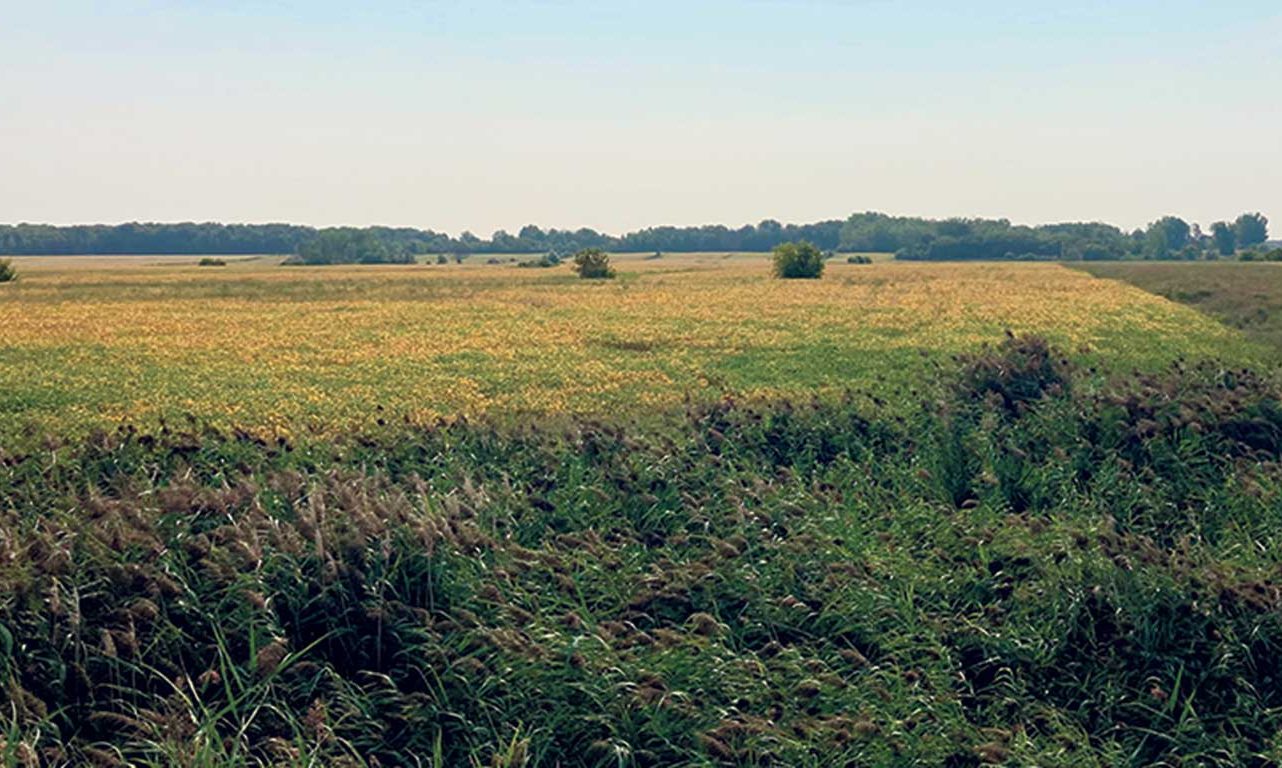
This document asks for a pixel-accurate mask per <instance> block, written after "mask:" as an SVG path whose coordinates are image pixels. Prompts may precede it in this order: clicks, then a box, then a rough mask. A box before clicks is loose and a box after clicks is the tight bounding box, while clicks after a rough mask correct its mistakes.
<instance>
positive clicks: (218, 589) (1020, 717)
mask: <svg viewBox="0 0 1282 768" xmlns="http://www.w3.org/2000/svg"><path fill="white" fill-rule="evenodd" d="M932 376H934V377H935V380H934V387H935V388H936V391H937V392H938V393H939V396H938V398H939V399H938V400H937V401H936V402H933V403H931V404H930V405H928V406H922V407H919V408H915V409H912V410H910V411H908V412H904V411H902V410H900V411H897V412H896V411H887V410H885V409H882V408H879V407H878V406H876V405H875V404H873V403H872V402H870V401H867V400H865V399H863V398H858V397H856V398H854V399H852V400H848V401H846V400H834V401H814V402H810V401H809V400H800V401H784V400H771V401H766V402H730V401H726V402H721V403H715V404H703V405H693V406H690V407H689V408H688V409H686V410H685V411H684V412H683V411H681V410H679V409H678V410H676V411H669V412H667V413H666V414H664V415H663V416H662V418H663V419H664V420H665V424H666V427H665V428H663V429H658V428H657V427H655V426H654V425H653V424H652V425H650V426H646V427H626V426H622V425H620V424H617V423H610V422H606V423H598V422H591V421H582V420H575V419H563V420H557V421H554V422H548V421H540V420H533V421H526V422H524V423H523V424H521V425H508V426H504V427H495V426H493V425H490V424H488V423H485V422H475V423H455V424H448V425H441V426H439V427H435V428H419V429H411V428H406V427H403V426H389V427H387V428H385V429H382V430H375V431H371V432H367V433H364V434H353V435H348V436H345V437H342V438H336V439H333V440H329V441H316V440H313V441H308V442H302V443H292V442H288V441H279V442H262V441H259V440H257V439H255V438H253V437H252V436H249V435H240V436H236V435H232V434H223V433H219V432H209V431H202V430H200V429H198V428H195V427H191V428H188V427H183V428H174V429H171V430H169V431H167V432H165V433H162V434H154V435H143V434H140V433H136V432H131V431H128V430H124V431H120V432H117V433H114V434H101V435H97V436H94V437H92V438H90V439H89V440H86V441H75V442H64V441H58V440H50V441H48V442H47V443H46V444H45V445H44V446H42V447H41V448H40V449H39V450H35V451H32V452H30V453H4V454H2V455H0V682H3V685H4V690H5V691H6V696H7V698H8V701H9V703H10V706H9V707H8V708H7V709H6V714H5V715H4V716H5V717H7V718H8V720H7V722H6V723H5V724H3V725H0V734H3V736H0V738H2V739H3V741H2V742H0V755H3V756H4V759H5V761H6V762H7V763H8V764H14V765H23V764H24V760H26V761H27V762H29V760H27V757H28V756H32V755H35V756H39V758H40V759H42V760H44V761H46V762H48V763H52V764H58V763H67V764H85V763H88V762H96V763H98V764H106V765H115V764H119V765H125V764H129V765H157V766H159V765H201V766H231V765H246V764H260V765H318V766H319V765H326V766H329V765H352V766H356V765H374V764H375V761H377V764H378V765H383V766H388V765H434V766H468V765H481V766H548V767H551V766H670V765H689V766H712V765H789V766H831V765H874V766H882V765H885V766H892V765H945V766H975V765H981V764H1012V765H1039V766H1042V765H1044V766H1074V767H1076V766H1129V765H1135V766H1139V765H1152V764H1159V763H1161V764H1196V765H1224V766H1236V765H1261V766H1262V765H1269V764H1274V763H1276V761H1277V760H1279V759H1282V750H1280V747H1282V744H1279V742H1278V739H1277V734H1278V733H1279V729H1280V728H1282V716H1279V712H1282V695H1280V694H1279V689H1278V688H1277V686H1275V685H1273V684H1271V682H1270V681H1271V680H1274V679H1276V677H1277V675H1278V674H1282V668H1279V667H1278V663H1277V659H1278V658H1282V656H1279V653H1280V652H1282V619H1279V616H1282V587H1279V586H1278V582H1277V577H1276V574H1277V573H1278V567H1279V564H1280V563H1282V557H1280V556H1282V538H1280V537H1279V533H1278V532H1279V530H1282V495H1280V492H1282V472H1280V471H1279V466H1280V465H1279V461H1282V405H1280V404H1279V401H1278V397H1277V393H1276V392H1275V391H1274V390H1273V389H1272V388H1271V387H1270V386H1269V385H1268V384H1266V383H1264V382H1263V381H1261V380H1259V379H1257V378H1255V377H1253V376H1251V375H1249V374H1247V373H1243V372H1240V371H1235V372H1226V371H1225V370H1224V369H1223V367H1221V366H1211V365H1208V366H1182V367H1179V368H1174V369H1172V370H1171V371H1169V372H1167V373H1164V374H1158V375H1155V374H1145V375H1142V376H1140V377H1138V378H1134V379H1128V380H1125V381H1117V382H1114V383H1112V384H1110V385H1107V386H1103V387H1101V386H1100V385H1099V384H1098V382H1097V381H1096V379H1095V377H1093V376H1091V375H1090V374H1088V373H1087V372H1085V371H1082V370H1080V369H1076V368H1074V367H1073V366H1070V365H1067V364H1065V363H1063V362H1061V357H1060V356H1059V355H1057V354H1055V353H1054V352H1048V351H1047V350H1045V349H1044V348H1043V347H1042V346H1040V345H1039V344H1037V343H1035V342H1029V341H1013V342H1009V343H1008V344H1007V345H1006V347H1005V348H1004V349H1002V350H1000V351H996V352H991V353H986V354H984V355H981V356H979V357H976V358H972V359H969V360H967V361H965V362H964V363H963V365H962V366H961V367H960V370H948V371H943V372H940V371H936V372H935V373H933V374H932ZM941 376H942V377H943V378H942V379H941V378H939V377H941Z"/></svg>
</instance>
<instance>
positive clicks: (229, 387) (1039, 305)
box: [0, 254, 1253, 435]
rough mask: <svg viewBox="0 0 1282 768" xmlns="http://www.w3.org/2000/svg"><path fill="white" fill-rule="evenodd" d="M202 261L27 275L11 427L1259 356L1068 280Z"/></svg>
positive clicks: (225, 423)
mask: <svg viewBox="0 0 1282 768" xmlns="http://www.w3.org/2000/svg"><path fill="white" fill-rule="evenodd" d="M195 261H196V260H195V259H194V258H186V259H181V258H167V259H145V260H143V263H142V264H141V265H139V264H138V263H137V261H136V260H135V261H130V260H129V259H127V258H118V259H115V260H110V261H107V262H106V264H105V266H104V265H103V263H102V262H97V263H96V266H94V267H91V268H88V269H86V268H85V266H84V263H83V262H81V261H80V260H78V259H70V260H64V259H55V258H50V259H30V260H22V259H20V260H19V265H20V266H21V267H23V269H24V275H23V279H22V280H21V281H19V282H18V283H16V284H13V285H10V286H5V287H4V289H3V293H0V327H3V328H4V329H5V344H4V346H3V347H2V348H0V417H2V419H0V420H2V421H3V422H4V423H5V424H6V425H8V426H9V427H11V428H16V427H17V426H19V425H22V426H25V425H36V426H38V427H39V428H40V429H41V430H44V431H53V432H57V433H69V432H83V431H85V430H86V429H88V428H94V427H99V428H101V427H107V428H110V427H113V426H115V425H117V424H120V423H129V424H134V425H138V426H148V425H150V426H155V425H157V424H159V423H160V422H161V421H162V420H163V421H166V422H167V423H177V422H180V421H183V420H185V419H186V418H187V417H188V416H191V417H194V418H195V419H196V420H198V421H199V422H201V423H208V424H213V425H215V426H219V427H223V428H227V427H238V428H242V429H251V430H255V431H259V432H264V433H270V434H273V435H278V434H279V435H292V434H305V433H312V432H325V431H333V430H336V429H348V428H350V427H352V426H353V425H359V424H369V423H371V422H372V421H375V420H377V419H380V418H383V419H398V420H409V421H412V422H417V423H425V422H430V421H432V420H434V419H436V418H438V417H441V416H452V415H457V414H465V415H477V414H481V413H489V414H519V413H542V414H547V413H580V414H583V413H587V414H600V413H607V412H608V413H616V414H617V413H619V412H620V411H638V410H639V411H645V410H649V409H652V408H654V407H662V406H665V405H673V404H675V403H679V402H680V401H681V400H682V399H683V398H684V397H685V396H686V395H693V396H695V397H702V398H704V399H716V398H717V397H719V396H720V395H722V394H735V395H772V394H781V393H785V394H792V395H798V394H803V393H804V394H807V395H809V394H810V393H813V392H835V391H840V390H843V389H845V388H848V387H851V386H854V385H857V386H858V387H859V388H862V389H864V390H867V391H868V392H869V393H871V394H874V395H876V396H878V397H880V398H882V399H885V400H889V401H895V402H899V403H901V404H902V403H904V402H907V401H911V399H912V394H911V393H912V392H913V391H914V390H915V389H918V388H920V386H921V385H922V383H923V382H924V381H925V380H926V379H927V378H928V377H927V376H926V374H927V373H928V371H929V370H930V368H931V367H932V366H933V365H935V364H937V363H938V362H940V361H941V360H946V359H947V358H948V357H949V356H950V355H952V354H955V353H957V352H961V351H966V350H973V349H974V348H976V347H977V346H979V345H981V344H983V343H985V342H992V341H995V340H997V339H1000V337H1001V336H1002V334H1003V332H1004V331H1005V330H1008V329H1009V330H1011V331H1014V332H1017V333H1038V334H1043V335H1045V336H1047V337H1048V338H1050V339H1052V340H1053V341H1055V342H1057V343H1059V344H1060V345H1062V346H1063V347H1064V348H1065V349H1066V350H1069V351H1071V352H1072V353H1073V354H1075V355H1077V354H1080V355H1082V356H1083V359H1086V360H1088V361H1090V362H1093V363H1099V364H1104V365H1108V366H1111V367H1115V368H1118V369H1126V368H1128V367H1136V366H1139V367H1144V368H1153V367H1155V366H1161V365H1163V364H1164V363H1166V362H1169V361H1171V360H1173V359H1175V358H1177V357H1180V356H1186V357H1189V358H1204V357H1207V356H1209V355H1212V354H1217V355H1227V356H1235V357H1237V358H1240V359H1244V360H1245V359H1250V358H1251V356H1252V354H1253V349H1252V347H1251V345H1250V344H1249V343H1248V342H1245V341H1244V340H1243V339H1242V338H1241V337H1240V336H1239V335H1238V334H1236V333H1233V332H1231V331H1229V330H1227V329H1225V328H1224V327H1222V326H1220V325H1219V324H1218V323H1215V322H1213V321H1211V320H1209V319H1207V318H1205V317H1203V316H1202V315H1200V314H1198V313H1196V312H1193V311H1190V310H1188V309H1185V308H1182V307H1180V306H1178V305H1176V304H1174V303H1171V302H1168V301H1163V300H1161V299H1158V298H1155V297H1153V296H1151V295H1149V294H1147V293H1145V292H1143V291H1141V290H1138V289H1135V288H1131V287H1128V286H1126V285H1124V284H1122V283H1118V282H1113V281H1107V280H1095V279H1092V278H1090V277H1089V276H1087V275H1085V274H1083V273H1080V272H1076V271H1072V270H1069V269H1066V268H1063V267H1059V266H1056V265H1042V264H1004V265H996V264H980V265H964V264H941V265H915V264H903V263H883V264H874V265H870V266H858V265H847V264H843V263H834V264H832V265H830V267H829V272H828V276H827V277H826V278H825V279H824V280H822V281H819V282H814V283H812V282H808V281H800V282H780V281H774V280H770V279H769V276H768V275H769V273H768V269H767V267H766V265H765V263H764V261H763V260H762V259H761V258H760V257H750V256H735V257H730V258H727V257H725V256H724V255H722V254H709V255H702V256H682V257H669V258H667V259H664V260H658V261H645V260H640V259H627V260H623V261H621V262H620V264H621V270H622V274H621V277H620V279H618V280H616V281H610V282H608V283H606V284H590V283H586V282H583V281H577V280H575V279H573V276H572V275H570V274H568V273H567V272H566V271H565V269H564V268H562V269H558V270H531V269H518V268H515V267H512V266H503V265H499V266H492V265H485V264H474V265H472V264H469V265H465V266H461V267H459V266H455V265H449V266H435V265H433V266H413V267H329V268H324V269H306V268H282V267H279V266H277V264H276V260H271V259H265V258H264V259H250V260H242V261H235V260H233V262H232V264H231V265H229V266H227V267H225V268H216V269H205V268H197V267H195V266H194V264H195ZM475 261H477V262H480V261H481V259H479V258H477V259H475ZM103 371H111V372H112V374H111V375H110V376H104V375H103Z"/></svg>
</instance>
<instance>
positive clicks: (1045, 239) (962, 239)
mask: <svg viewBox="0 0 1282 768" xmlns="http://www.w3.org/2000/svg"><path fill="white" fill-rule="evenodd" d="M1266 240H1268V219H1266V218H1265V217H1264V216H1262V215H1261V214H1258V213H1244V214H1242V215H1241V216H1239V217H1238V218H1237V219H1236V220H1235V221H1233V222H1216V223H1215V224H1213V225H1211V234H1209V235H1207V234H1204V233H1203V232H1202V230H1201V228H1200V227H1199V226H1198V225H1196V224H1189V223H1188V222H1186V221H1184V220H1183V219H1181V218H1178V217H1176V216H1164V217H1162V218H1160V219H1158V220H1157V221H1154V222H1153V223H1151V224H1149V225H1148V227H1146V228H1145V229H1137V230H1135V231H1133V232H1129V233H1128V232H1125V231H1123V230H1121V229H1119V228H1118V227H1114V226H1112V225H1110V224H1099V223H1084V224H1079V223H1072V224H1045V225H1042V226H1036V227H1029V226H1020V225H1015V224H1011V223H1010V222H1009V221H1007V220H1006V219H995V220H994V219H945V220H931V219H922V218H912V217H903V216H887V215H885V214H881V213H858V214H855V215H853V216H851V217H850V218H849V219H847V220H846V223H845V224H844V225H843V226H842V228H841V240H840V244H839V246H838V247H839V249H840V250H843V251H852V252H860V251H873V252H891V253H894V254H895V255H896V257H897V258H900V259H909V260H918V261H957V260H979V259H983V260H995V259H996V260H1003V259H1005V260H1022V261H1028V260H1046V261H1105V260H1117V259H1159V260H1168V259H1203V258H1217V257H1221V256H1232V255H1233V254H1234V253H1237V252H1238V251H1239V250H1243V249H1250V248H1253V247H1255V246H1257V245H1261V244H1263V243H1264V242H1265V241H1266Z"/></svg>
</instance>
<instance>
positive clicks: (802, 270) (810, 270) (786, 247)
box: [774, 240, 824, 280]
mask: <svg viewBox="0 0 1282 768" xmlns="http://www.w3.org/2000/svg"><path fill="white" fill-rule="evenodd" d="M774 264H775V277H780V278H785V279H795V278H808V279H811V280H813V279H817V278H819V277H822V276H823V273H824V255H823V253H822V252H821V251H820V250H819V249H818V248H816V247H814V246H813V245H811V244H810V243H807V242H805V241H804V240H803V241H802V242H800V243H783V244H782V245H777V246H775V250H774Z"/></svg>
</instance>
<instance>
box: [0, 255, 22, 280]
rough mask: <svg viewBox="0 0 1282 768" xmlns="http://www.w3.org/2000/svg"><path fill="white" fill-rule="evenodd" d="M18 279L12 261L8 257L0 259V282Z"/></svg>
mask: <svg viewBox="0 0 1282 768" xmlns="http://www.w3.org/2000/svg"><path fill="white" fill-rule="evenodd" d="M17 279H18V270H17V269H16V268H14V266H13V262H12V261H9V260H8V259H0V283H8V282H12V281H14V280H17Z"/></svg>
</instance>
